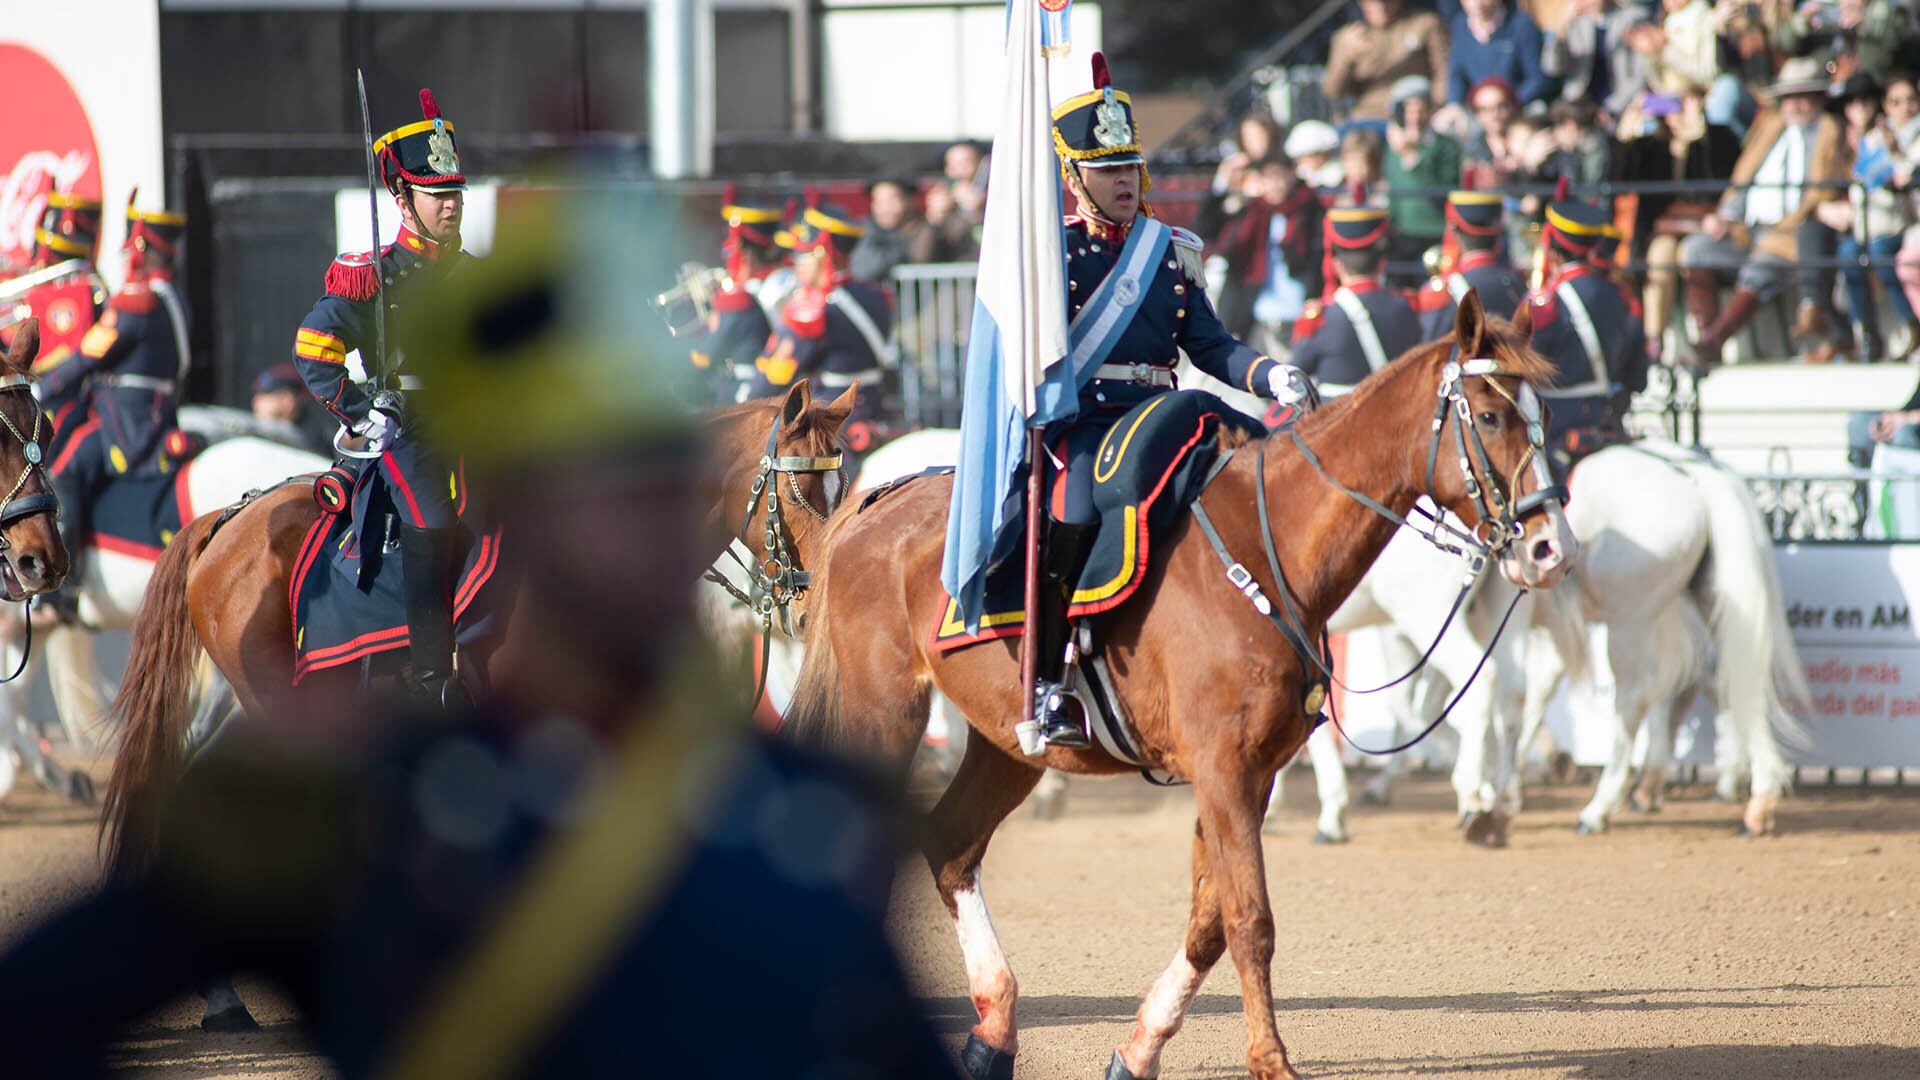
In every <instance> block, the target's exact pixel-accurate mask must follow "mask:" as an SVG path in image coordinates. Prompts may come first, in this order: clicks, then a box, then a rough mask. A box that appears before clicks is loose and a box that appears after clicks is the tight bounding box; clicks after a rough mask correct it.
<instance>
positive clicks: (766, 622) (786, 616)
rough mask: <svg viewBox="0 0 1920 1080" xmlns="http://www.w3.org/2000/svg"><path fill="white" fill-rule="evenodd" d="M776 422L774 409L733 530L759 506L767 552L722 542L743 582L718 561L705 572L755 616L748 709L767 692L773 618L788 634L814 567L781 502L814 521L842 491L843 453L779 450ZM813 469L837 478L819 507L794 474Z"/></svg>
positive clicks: (744, 531)
mask: <svg viewBox="0 0 1920 1080" xmlns="http://www.w3.org/2000/svg"><path fill="white" fill-rule="evenodd" d="M781 422H782V417H781V416H779V415H777V414H776V415H775V416H774V418H773V428H772V430H770V431H769V432H767V449H766V453H764V454H762V455H761V457H760V468H759V472H758V473H757V474H756V475H755V476H754V478H753V488H752V490H751V491H749V492H748V494H747V509H746V514H745V516H743V517H742V518H741V520H740V527H739V528H738V529H735V530H734V532H733V535H735V536H738V537H744V536H746V535H748V530H749V529H750V528H751V527H752V526H753V519H754V517H755V515H757V514H760V513H761V511H762V510H763V509H764V510H765V522H764V533H763V536H764V544H763V547H764V550H765V551H766V554H765V555H764V556H763V557H762V558H760V559H757V560H755V561H753V562H751V563H750V562H748V561H747V560H745V559H742V558H741V557H740V555H739V553H738V552H736V551H735V550H734V549H733V545H731V544H729V545H728V546H727V549H726V551H725V552H724V553H723V555H724V557H726V558H729V559H732V560H733V561H734V563H735V564H737V565H738V566H739V567H740V569H741V570H743V571H745V573H746V577H747V583H748V584H747V588H745V589H742V588H740V587H739V586H738V585H735V584H734V583H733V581H732V580H731V579H729V578H728V577H727V575H725V574H724V573H722V572H721V571H720V569H719V567H718V566H715V567H712V568H709V569H708V570H707V573H706V579H707V580H708V581H711V582H713V583H714V584H716V585H718V586H720V587H721V588H722V589H725V590H726V591H727V595H729V596H731V597H733V598H734V599H735V600H737V601H739V602H740V603H742V604H744V605H746V607H747V609H748V610H750V611H752V612H753V613H754V615H755V617H756V618H758V619H759V623H760V676H759V680H758V685H757V686H756V687H755V688H754V691H753V698H752V700H751V701H750V702H749V703H748V708H753V707H756V706H758V705H759V704H760V697H761V695H762V694H764V693H766V689H767V656H768V653H769V652H770V651H771V649H772V646H773V643H772V631H773V626H774V620H775V618H776V617H777V618H778V619H779V624H780V631H781V633H784V634H786V635H788V636H789V637H791V636H793V633H794V628H793V611H792V606H793V603H794V601H796V600H798V599H799V598H800V597H801V595H802V594H804V593H805V592H806V591H807V589H808V588H810V587H811V586H812V585H813V572H812V571H810V570H807V569H805V568H804V567H802V566H801V565H800V557H799V555H798V554H796V553H795V552H794V550H793V543H792V537H793V530H792V528H791V527H790V526H788V524H787V520H786V516H785V512H784V511H783V510H782V509H781V507H782V505H783V504H784V503H786V502H792V503H794V504H796V505H798V506H800V507H802V508H803V509H805V510H806V512H807V513H808V514H810V515H812V516H813V518H814V520H816V521H820V522H825V521H826V520H827V518H828V517H830V516H832V514H833V511H834V505H835V502H836V501H837V498H838V497H844V496H845V494H846V490H847V468H846V455H845V454H843V453H832V454H826V455H822V456H818V457H809V456H805V455H792V454H786V455H783V454H781V453H779V449H780V427H781ZM817 473H832V474H834V475H835V476H837V477H839V479H840V492H839V496H838V497H836V496H833V495H831V494H830V495H829V497H828V502H827V506H826V508H825V509H824V510H822V509H818V508H816V507H815V506H814V505H813V503H812V502H811V501H809V500H808V499H807V497H806V495H805V493H803V492H802V491H801V490H800V479H799V478H800V477H801V476H802V475H806V474H817ZM783 479H784V481H785V485H784V486H785V488H786V494H785V496H784V497H783V495H782V492H781V487H782V483H781V482H782V480H783Z"/></svg>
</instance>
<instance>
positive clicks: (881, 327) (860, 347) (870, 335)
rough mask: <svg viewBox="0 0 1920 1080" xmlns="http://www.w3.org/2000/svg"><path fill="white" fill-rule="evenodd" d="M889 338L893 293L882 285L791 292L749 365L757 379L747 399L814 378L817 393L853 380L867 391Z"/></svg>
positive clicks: (864, 397)
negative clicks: (770, 330)
mask: <svg viewBox="0 0 1920 1080" xmlns="http://www.w3.org/2000/svg"><path fill="white" fill-rule="evenodd" d="M863 320H864V325H862V322H863ZM892 333H893V294H892V293H891V292H889V291H888V290H887V289H886V288H885V287H884V286H881V285H876V284H873V283H872V282H866V281H846V282H843V283H841V284H840V285H839V286H838V287H836V288H834V289H833V290H831V291H830V292H828V293H822V292H820V291H819V290H817V289H796V290H795V291H794V292H793V293H792V294H791V295H789V296H788V297H787V299H786V301H785V303H783V304H782V305H781V308H780V319H779V321H778V322H777V323H776V325H775V326H774V328H773V334H772V336H771V337H770V338H769V339H767V340H766V342H765V344H764V350H765V351H764V352H763V353H762V354H761V355H760V356H759V358H758V359H756V360H755V361H754V366H755V367H756V368H758V369H759V377H758V378H756V379H755V380H754V384H753V390H752V392H751V396H753V397H771V396H773V395H774V394H777V393H779V392H780V388H782V387H785V386H789V385H791V384H792V383H793V381H794V380H795V379H813V380H814V382H815V388H816V391H817V390H819V389H821V388H826V389H831V390H834V391H838V390H841V389H844V388H845V387H846V386H847V385H848V384H849V383H851V382H852V381H854V379H856V378H858V379H859V380H861V381H862V382H863V383H865V384H867V387H868V388H869V389H872V388H873V386H872V384H873V383H874V381H875V380H877V379H878V378H879V375H880V367H881V364H882V354H883V353H884V352H885V350H886V348H887V344H886V343H887V340H888V338H889V337H890V336H891V335H892ZM876 346H877V347H876ZM823 376H824V378H823ZM876 397H877V395H870V394H863V395H862V396H861V398H860V400H861V402H862V403H863V404H864V403H866V402H870V401H873V400H875V398H876ZM863 411H864V410H863Z"/></svg>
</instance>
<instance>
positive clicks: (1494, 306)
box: [1413, 251, 1527, 341]
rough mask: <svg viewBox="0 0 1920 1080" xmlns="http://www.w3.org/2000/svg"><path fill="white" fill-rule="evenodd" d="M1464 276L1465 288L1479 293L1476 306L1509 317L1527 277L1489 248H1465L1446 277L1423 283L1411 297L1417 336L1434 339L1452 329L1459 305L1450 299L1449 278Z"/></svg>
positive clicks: (1514, 311) (1518, 302)
mask: <svg viewBox="0 0 1920 1080" xmlns="http://www.w3.org/2000/svg"><path fill="white" fill-rule="evenodd" d="M1455 276H1458V277H1460V278H1463V279H1465V281H1466V285H1467V287H1468V288H1470V289H1472V290H1473V291H1475V292H1477V293H1479V294H1480V306H1482V307H1484V308H1486V309H1487V312H1488V313H1489V314H1492V315H1498V316H1500V317H1501V318H1503V319H1511V318H1513V317H1514V315H1516V314H1518V313H1519V311H1520V305H1521V304H1523V303H1525V302H1526V299H1527V279H1526V278H1525V277H1523V276H1521V274H1520V272H1519V271H1518V270H1515V269H1514V268H1513V267H1511V266H1507V265H1506V264H1504V263H1502V262H1500V260H1499V259H1498V258H1497V257H1496V256H1495V255H1494V254H1493V252H1491V251H1469V252H1467V253H1466V254H1464V255H1462V256H1461V257H1460V265H1459V266H1457V267H1455V268H1454V271H1453V273H1451V274H1449V275H1447V276H1446V277H1440V278H1435V279H1433V280H1432V281H1430V282H1428V283H1427V286H1426V288H1423V289H1421V290H1420V293H1419V295H1418V296H1416V297H1414V301H1413V306H1414V310H1415V311H1416V312H1418V313H1419V315H1420V340H1422V341H1438V340H1440V339H1441V338H1443V337H1446V336H1447V335H1448V334H1451V333H1453V316H1454V312H1455V311H1457V310H1458V309H1459V307H1460V304H1459V302H1458V301H1456V300H1455V299H1454V296H1453V293H1454V285H1453V278H1454V277H1455Z"/></svg>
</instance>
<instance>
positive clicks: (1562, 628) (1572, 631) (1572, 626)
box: [1533, 569, 1588, 681]
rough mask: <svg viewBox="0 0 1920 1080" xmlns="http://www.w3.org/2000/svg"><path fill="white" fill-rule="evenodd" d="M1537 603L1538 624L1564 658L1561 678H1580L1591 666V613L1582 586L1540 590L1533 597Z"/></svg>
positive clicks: (1573, 584)
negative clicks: (1589, 630) (1581, 592)
mask: <svg viewBox="0 0 1920 1080" xmlns="http://www.w3.org/2000/svg"><path fill="white" fill-rule="evenodd" d="M1574 573H1576V574H1578V573H1579V571H1578V570H1577V569H1576V570H1575V571H1574ZM1533 603H1534V622H1535V624H1536V625H1538V626H1539V627H1540V628H1541V629H1543V630H1545V631H1546V632H1547V636H1548V637H1549V638H1550V639H1552V641H1553V648H1554V651H1555V652H1558V653H1559V654H1560V665H1561V678H1563V679H1567V680H1569V681H1571V680H1575V679H1578V678H1580V677H1581V676H1582V675H1584V674H1585V673H1586V670H1587V664H1588V656H1587V649H1588V641H1587V610H1586V601H1585V599H1584V598H1582V597H1581V595H1580V583H1579V582H1577V581H1574V580H1572V579H1569V580H1567V581H1566V582H1564V583H1562V584H1561V585H1560V586H1559V587H1558V588H1553V589H1542V590H1539V591H1537V592H1535V593H1534V594H1533Z"/></svg>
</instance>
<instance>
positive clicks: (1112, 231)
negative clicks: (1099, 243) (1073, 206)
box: [1067, 207, 1127, 244]
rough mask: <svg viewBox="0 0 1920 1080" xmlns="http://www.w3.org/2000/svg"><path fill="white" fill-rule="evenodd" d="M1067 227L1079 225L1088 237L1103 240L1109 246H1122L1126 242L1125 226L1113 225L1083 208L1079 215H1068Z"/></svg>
mask: <svg viewBox="0 0 1920 1080" xmlns="http://www.w3.org/2000/svg"><path fill="white" fill-rule="evenodd" d="M1067 225H1069V226H1073V225H1079V226H1081V227H1083V228H1085V229H1086V230H1087V235H1088V236H1090V237H1092V238H1093V239H1095V240H1104V241H1106V242H1107V243H1109V244H1124V243H1126V242H1127V226H1125V225H1115V224H1114V223H1113V222H1111V221H1108V220H1107V219H1106V218H1103V217H1100V216H1099V215H1098V214H1095V213H1092V212H1091V211H1089V210H1087V209H1086V208H1085V207H1082V208H1081V211H1080V213H1077V214H1068V215H1067Z"/></svg>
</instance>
